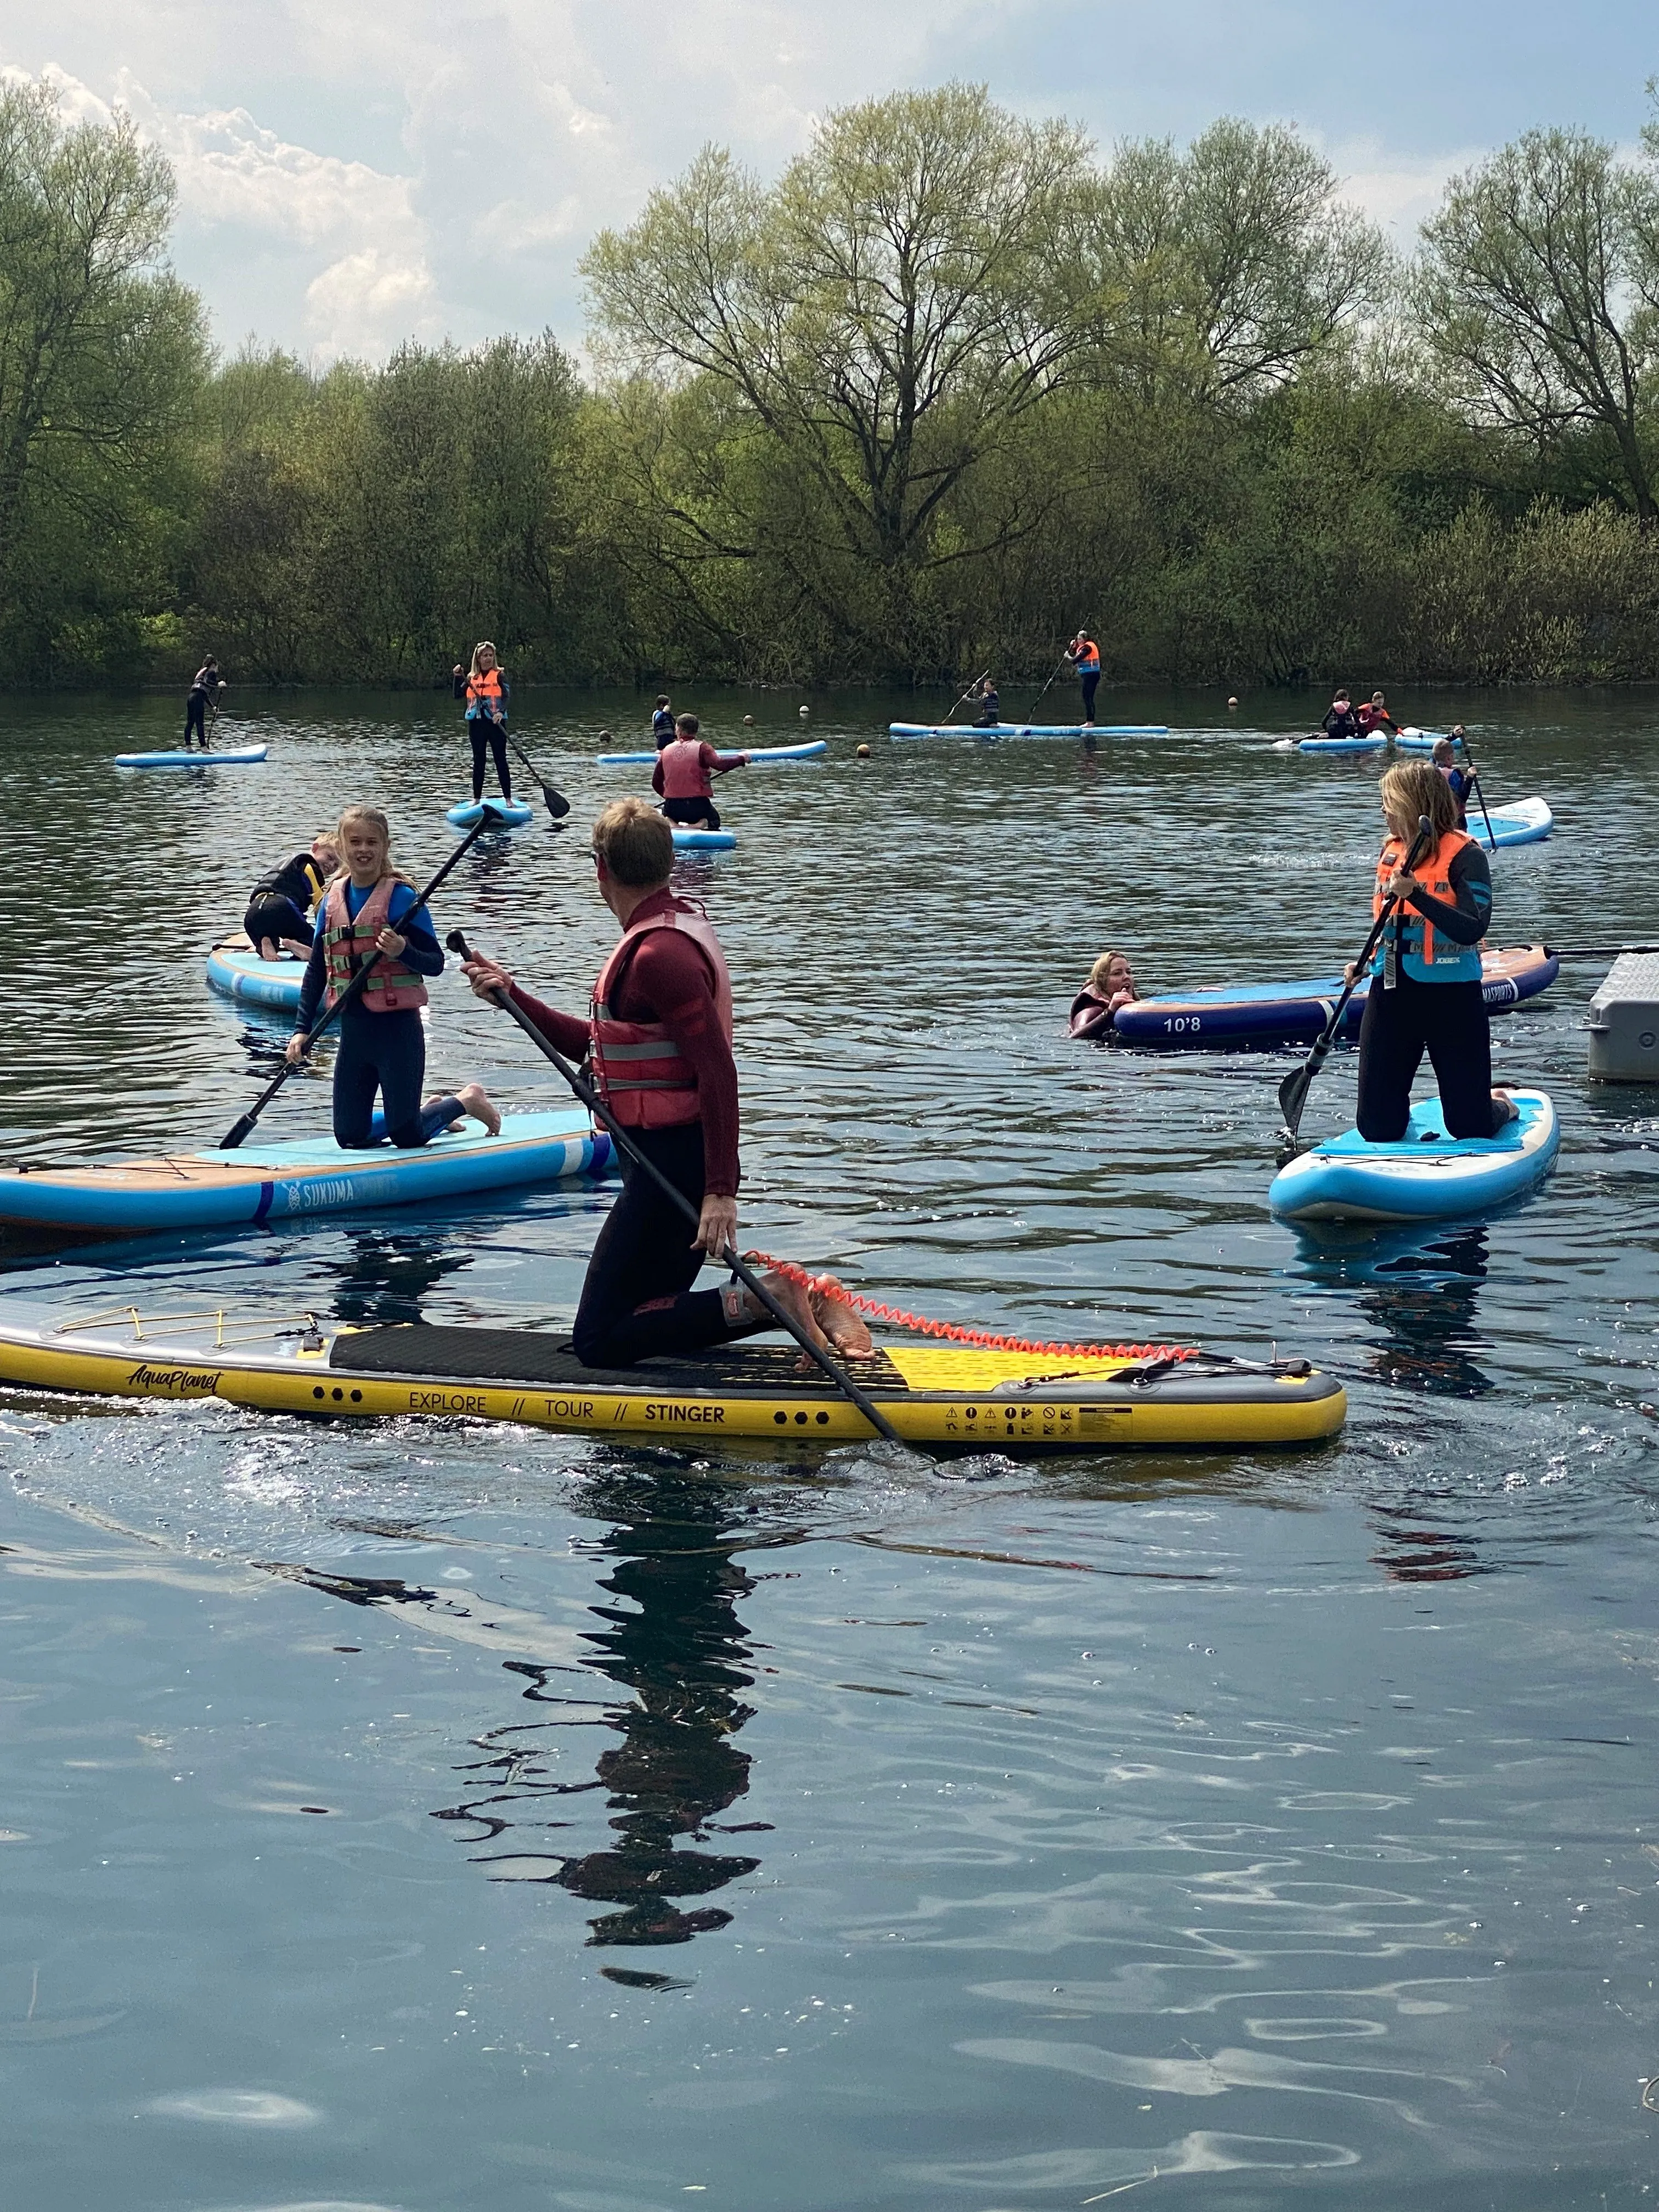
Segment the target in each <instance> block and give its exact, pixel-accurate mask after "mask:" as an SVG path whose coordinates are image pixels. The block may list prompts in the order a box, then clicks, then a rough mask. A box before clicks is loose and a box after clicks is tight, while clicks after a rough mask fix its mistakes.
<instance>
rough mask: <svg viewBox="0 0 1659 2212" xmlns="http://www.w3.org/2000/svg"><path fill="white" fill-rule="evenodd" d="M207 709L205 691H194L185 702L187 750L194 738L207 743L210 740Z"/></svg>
mask: <svg viewBox="0 0 1659 2212" xmlns="http://www.w3.org/2000/svg"><path fill="white" fill-rule="evenodd" d="M207 710H208V702H207V693H206V692H205V691H192V692H191V695H190V696H189V698H188V699H186V700H185V750H189V746H190V741H191V738H200V739H201V740H202V743H203V744H206V743H207V741H208V737H207Z"/></svg>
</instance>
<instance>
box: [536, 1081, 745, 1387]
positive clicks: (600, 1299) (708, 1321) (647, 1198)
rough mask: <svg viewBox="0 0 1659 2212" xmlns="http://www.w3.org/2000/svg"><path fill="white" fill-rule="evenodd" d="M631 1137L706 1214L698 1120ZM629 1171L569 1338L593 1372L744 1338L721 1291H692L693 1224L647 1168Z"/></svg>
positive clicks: (696, 1263) (695, 1261)
mask: <svg viewBox="0 0 1659 2212" xmlns="http://www.w3.org/2000/svg"><path fill="white" fill-rule="evenodd" d="M629 1135H630V1136H631V1137H632V1138H633V1139H634V1141H635V1144H637V1145H638V1146H639V1148H640V1150H641V1152H643V1153H644V1154H645V1155H646V1157H647V1159H649V1160H652V1161H653V1162H654V1163H655V1164H656V1165H657V1166H658V1167H659V1168H660V1169H661V1170H662V1172H663V1173H664V1174H665V1176H667V1177H668V1179H669V1181H670V1182H671V1183H672V1184H673V1185H674V1187H675V1188H676V1189H677V1190H682V1191H684V1194H685V1195H686V1197H687V1198H688V1199H689V1200H690V1202H691V1204H692V1206H695V1207H697V1208H701V1207H702V1187H703V1152H702V1122H701V1121H688V1122H686V1123H684V1125H683V1126H682V1127H678V1128H674V1129H636V1130H630V1131H629ZM702 1263H703V1255H702V1253H701V1252H697V1251H694V1250H693V1249H692V1247H691V1224H690V1222H689V1221H688V1220H687V1219H686V1218H685V1216H684V1214H683V1213H682V1212H680V1209H679V1208H678V1206H676V1205H675V1204H674V1203H673V1201H672V1200H671V1199H670V1198H669V1197H668V1196H667V1194H665V1192H663V1191H661V1190H659V1189H658V1188H657V1186H656V1184H655V1183H654V1182H653V1181H652V1179H651V1177H650V1176H648V1175H647V1174H646V1173H645V1172H644V1170H642V1169H641V1168H637V1167H635V1166H633V1165H631V1164H629V1162H627V1161H624V1162H623V1187H622V1191H621V1194H620V1195H619V1196H618V1198H617V1202H616V1204H615V1205H614V1206H612V1207H611V1211H610V1212H609V1213H608V1214H607V1215H606V1216H605V1226H604V1228H603V1229H601V1230H600V1231H599V1240H598V1242H597V1243H595V1245H594V1247H593V1256H592V1259H591V1260H590V1261H588V1263H587V1279H586V1282H584V1284H583V1285H582V1296H581V1304H580V1305H579V1306H578V1307H577V1309H576V1322H575V1327H574V1329H573V1330H572V1332H571V1336H572V1340H573V1342H574V1347H575V1352H576V1357H577V1358H578V1359H580V1361H581V1362H582V1363H583V1364H584V1365H585V1366H588V1367H631V1366H632V1365H633V1364H634V1362H635V1360H636V1359H648V1358H650V1357H651V1355H652V1354H653V1352H695V1351H696V1350H698V1349H699V1348H700V1347H701V1346H703V1345H705V1344H713V1343H715V1342H716V1341H717V1340H720V1339H721V1338H723V1337H726V1336H729V1335H732V1334H738V1332H735V1331H732V1330H731V1329H728V1328H727V1327H726V1316H725V1312H724V1310H723V1308H722V1306H721V1304H720V1292H719V1291H694V1290H693V1289H692V1288H691V1285H692V1284H693V1283H694V1282H696V1279H697V1271H698V1269H699V1268H700V1267H702ZM742 1333H743V1334H747V1332H746V1331H744V1332H742Z"/></svg>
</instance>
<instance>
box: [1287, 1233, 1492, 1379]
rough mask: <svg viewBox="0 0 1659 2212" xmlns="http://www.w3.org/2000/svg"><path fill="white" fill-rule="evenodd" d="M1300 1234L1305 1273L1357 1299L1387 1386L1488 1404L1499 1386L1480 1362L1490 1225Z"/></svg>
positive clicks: (1373, 1360) (1371, 1362)
mask: <svg viewBox="0 0 1659 2212" xmlns="http://www.w3.org/2000/svg"><path fill="white" fill-rule="evenodd" d="M1296 1233H1297V1244H1298V1246H1299V1247H1300V1248H1301V1250H1300V1257H1301V1259H1302V1261H1303V1264H1304V1267H1306V1269H1307V1272H1308V1273H1310V1275H1312V1276H1314V1277H1315V1278H1316V1279H1317V1280H1318V1281H1320V1282H1322V1283H1324V1284H1326V1285H1329V1286H1330V1287H1332V1288H1338V1287H1340V1288H1345V1289H1351V1290H1352V1291H1354V1292H1355V1293H1356V1297H1355V1303H1356V1304H1357V1305H1358V1309H1359V1310H1360V1311H1361V1312H1362V1313H1364V1314H1365V1315H1366V1316H1368V1317H1369V1319H1370V1322H1371V1323H1372V1324H1373V1327H1372V1328H1371V1330H1370V1331H1369V1332H1368V1334H1369V1335H1370V1347H1371V1348H1370V1355H1369V1358H1368V1360H1367V1365H1368V1367H1369V1369H1370V1372H1371V1373H1372V1374H1373V1375H1374V1376H1376V1378H1377V1380H1378V1381H1379V1382H1381V1383H1390V1384H1393V1385H1394V1386H1395V1387H1396V1388H1397V1389H1404V1390H1424V1391H1427V1392H1429V1393H1430V1394H1431V1395H1433V1396H1436V1397H1442V1398H1482V1397H1485V1396H1486V1395H1487V1393H1488V1392H1489V1391H1492V1390H1493V1389H1496V1388H1497V1385H1496V1384H1495V1383H1493V1382H1492V1378H1491V1376H1488V1375H1487V1374H1486V1373H1485V1372H1484V1371H1483V1370H1482V1369H1481V1368H1480V1367H1479V1366H1478V1365H1477V1364H1475V1361H1474V1358H1473V1356H1472V1355H1473V1354H1474V1352H1475V1351H1477V1350H1480V1349H1485V1348H1486V1347H1487V1345H1488V1342H1489V1340H1487V1339H1486V1338H1484V1337H1483V1336H1482V1335H1481V1334H1480V1330H1479V1329H1478V1328H1477V1327H1476V1319H1475V1310H1476V1306H1477V1304H1478V1303H1479V1299H1480V1286H1481V1285H1482V1284H1483V1283H1484V1282H1485V1281H1486V1275H1487V1270H1488V1257H1487V1250H1486V1239H1487V1232H1486V1228H1485V1227H1484V1226H1483V1225H1473V1226H1469V1227H1463V1228H1460V1227H1457V1226H1456V1225H1450V1226H1447V1227H1430V1226H1425V1227H1421V1228H1405V1229H1390V1228H1380V1227H1379V1226H1378V1225H1376V1223H1374V1222H1354V1223H1352V1224H1348V1223H1340V1222H1319V1223H1304V1224H1301V1225H1298V1227H1297V1232H1296Z"/></svg>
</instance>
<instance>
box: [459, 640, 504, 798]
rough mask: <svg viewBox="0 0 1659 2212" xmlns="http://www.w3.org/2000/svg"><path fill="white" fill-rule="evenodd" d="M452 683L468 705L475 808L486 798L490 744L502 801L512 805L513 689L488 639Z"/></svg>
mask: <svg viewBox="0 0 1659 2212" xmlns="http://www.w3.org/2000/svg"><path fill="white" fill-rule="evenodd" d="M450 680H451V684H452V685H453V690H454V693H455V696H456V697H457V698H458V699H465V702H466V734H467V736H468V738H470V739H471V744H472V799H473V804H474V805H477V802H478V800H479V799H482V798H483V787H484V747H485V745H486V744H488V745H489V750H490V754H491V756H492V757H493V758H494V760H495V781H496V782H497V783H499V784H500V786H501V797H502V798H503V799H507V801H509V803H510V802H511V799H512V797H513V771H512V769H509V768H508V766H507V701H508V700H509V699H510V698H511V697H512V696H513V686H512V685H511V684H509V683H508V682H507V671H506V669H504V668H503V667H502V666H501V663H500V662H499V661H498V660H497V659H496V658H495V647H494V646H493V645H492V644H491V643H490V642H489V639H488V638H487V637H486V638H481V639H480V640H479V641H478V643H477V645H475V646H474V647H473V648H472V665H471V668H463V667H462V666H461V664H460V662H459V660H458V661H457V662H456V664H455V666H454V670H453V674H452V677H451V679H450Z"/></svg>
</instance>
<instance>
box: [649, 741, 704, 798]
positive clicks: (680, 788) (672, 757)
mask: <svg viewBox="0 0 1659 2212" xmlns="http://www.w3.org/2000/svg"><path fill="white" fill-rule="evenodd" d="M705 742H706V740H705V739H704V738H675V739H674V740H673V742H672V743H671V744H666V745H665V746H664V747H663V749H662V750H661V751H660V752H659V754H658V756H657V757H658V759H659V761H660V762H661V763H662V795H663V797H664V798H665V799H712V798H713V797H714V785H713V784H712V783H711V782H710V781H709V780H708V769H706V768H705V767H704V765H703V758H702V749H703V745H704V744H705Z"/></svg>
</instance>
